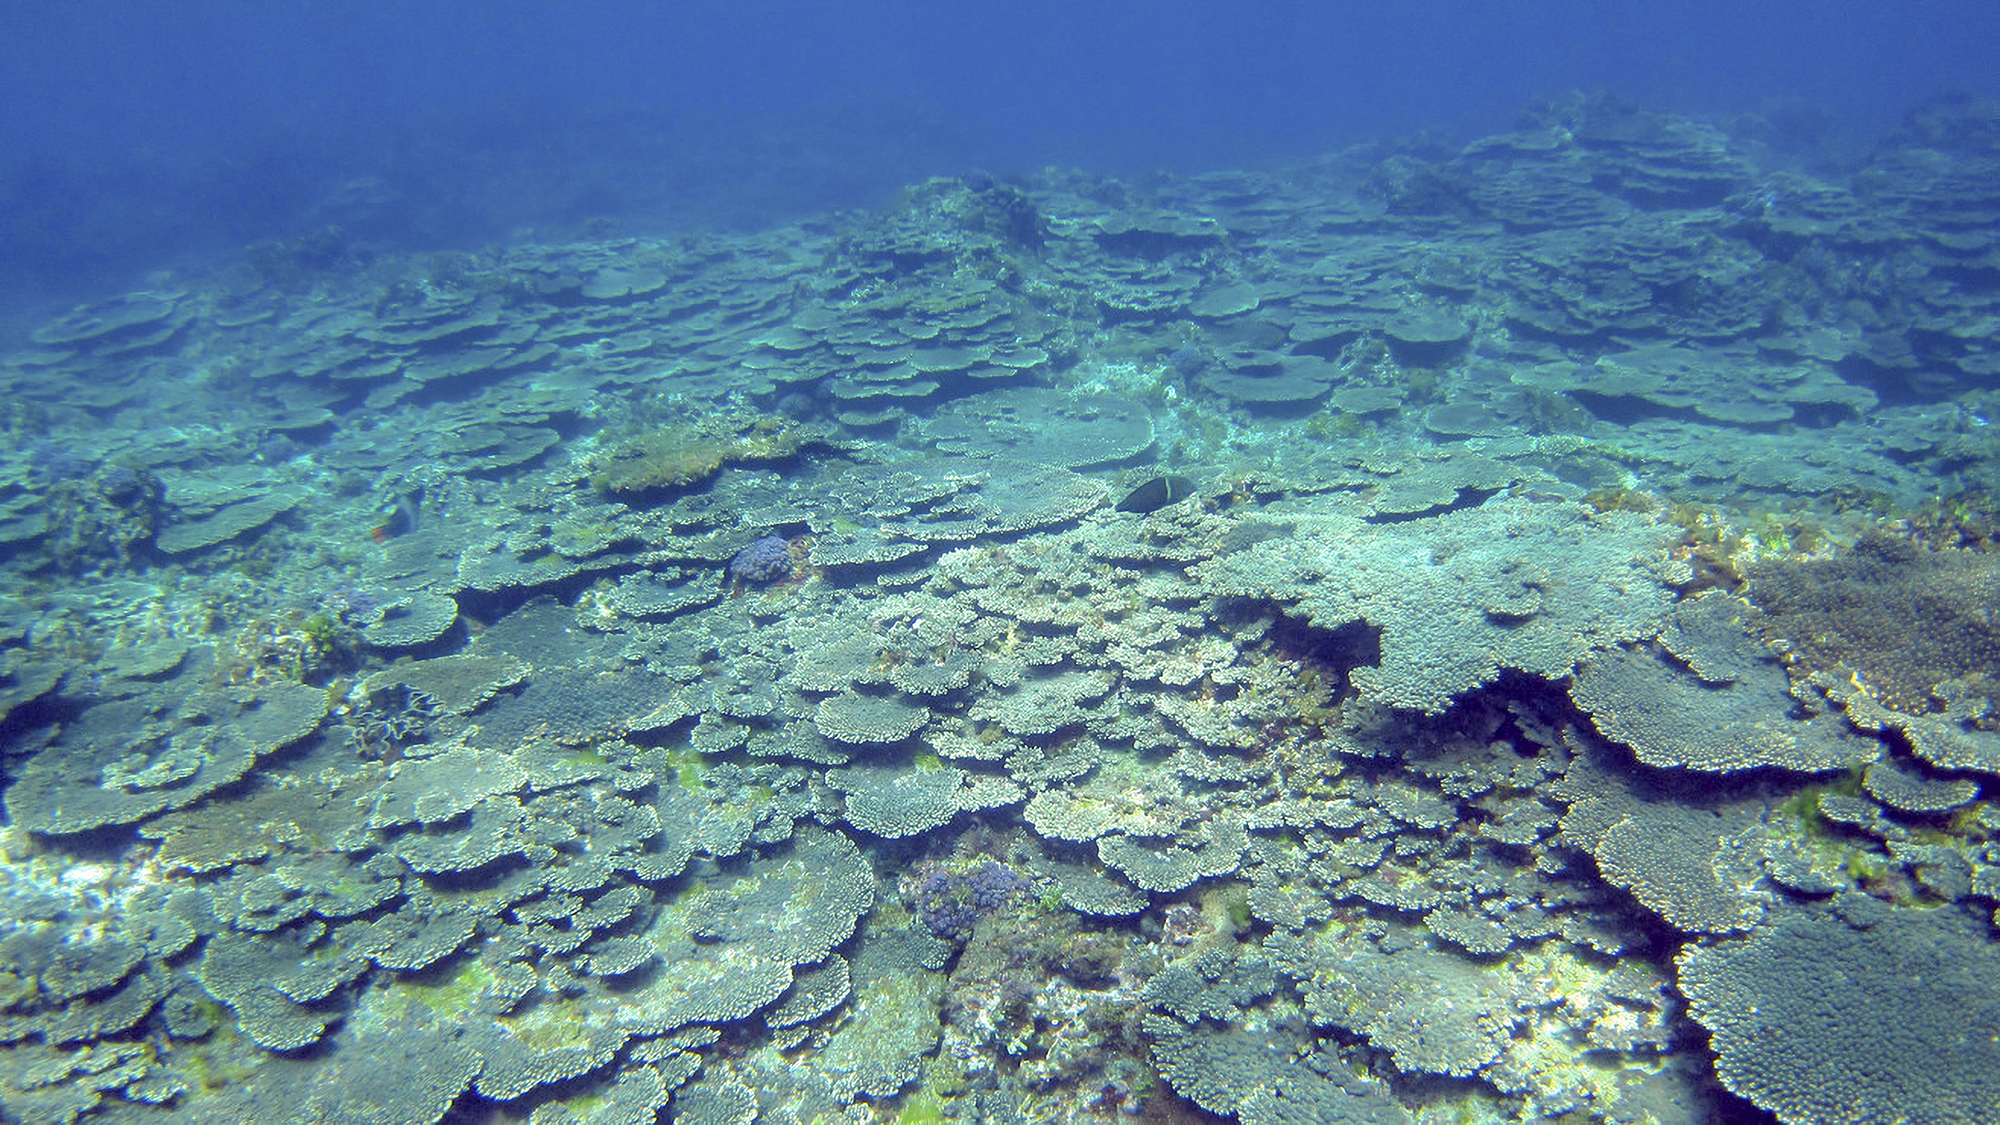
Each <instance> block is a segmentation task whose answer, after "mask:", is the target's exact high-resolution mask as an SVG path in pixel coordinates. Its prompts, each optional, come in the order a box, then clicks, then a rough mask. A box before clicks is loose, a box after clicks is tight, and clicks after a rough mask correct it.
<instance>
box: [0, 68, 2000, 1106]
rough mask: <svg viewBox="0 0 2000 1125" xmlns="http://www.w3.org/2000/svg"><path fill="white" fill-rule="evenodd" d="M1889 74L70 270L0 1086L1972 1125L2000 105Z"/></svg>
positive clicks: (8, 887)
mask: <svg viewBox="0 0 2000 1125" xmlns="http://www.w3.org/2000/svg"><path fill="white" fill-rule="evenodd" d="M1936 112H1938V113H1945V114H1950V113H1954V112H1956V113H1960V114H1962V115H1964V121H1963V124H1964V125H1965V128H1964V129H1951V128H1944V129H1930V130H1922V131H1914V132H1907V133H1904V134H1899V135H1898V136H1897V137H1895V138H1892V139H1890V140H1888V141H1885V142H1884V144H1883V145H1882V146H1881V147H1879V148H1878V149H1876V150H1875V151H1874V154H1873V155H1872V156H1870V157H1869V158H1868V160H1867V162H1866V166H1865V167H1863V168H1861V169H1859V170H1857V171H1856V172H1855V173H1853V174H1852V175H1835V174H1833V173H1830V172H1829V173H1819V174H1813V175H1808V174H1806V173H1804V172H1801V171H1798V170H1796V169H1794V168H1791V167H1784V168H1778V167H1766V166H1764V165H1763V163H1762V161H1763V159H1764V157H1763V155H1762V154H1763V152H1764V151H1765V150H1764V147H1763V145H1762V144H1761V142H1758V141H1755V140H1746V139H1744V138H1743V137H1739V136H1738V135H1735V134H1732V133H1730V132H1727V131H1724V130H1723V129H1721V128H1719V127H1716V126H1713V125H1710V124H1705V123H1701V122H1696V121H1692V120H1687V119H1682V118H1677V117H1669V116H1661V115H1656V114H1650V113H1646V112H1643V111H1641V110H1637V109H1634V108H1632V107H1630V106H1624V105H1621V104H1618V103H1614V102H1610V101H1608V100H1599V99H1587V98H1577V99H1566V100H1563V101H1560V102H1558V103H1554V104H1551V105H1548V106H1543V107H1540V108H1538V109H1537V110H1535V111H1533V112H1531V113H1530V114H1529V115H1528V116H1527V118H1526V119H1525V120H1524V123H1523V124H1522V126H1521V128H1520V129H1519V130H1517V131H1515V132H1511V133H1506V134H1502V135H1498V136H1493V137H1488V138H1485V139H1483V140H1480V141H1477V142H1475V143H1473V144H1470V145H1468V146H1466V147H1464V148H1463V149H1461V150H1458V151H1457V152H1456V153H1453V154H1449V155H1437V156H1435V157H1426V156H1424V155H1422V154H1423V153H1425V152H1428V151H1430V150H1429V149H1428V148H1426V147H1424V146H1420V145H1419V146H1411V147H1409V148H1408V149H1407V151H1404V150H1398V151H1396V152H1395V153H1394V154H1393V155H1389V156H1387V157H1382V156H1381V151H1386V150H1374V149H1369V150H1354V151H1351V152H1347V153H1342V154H1337V155H1335V156H1333V157H1329V158H1327V159H1325V160H1320V161H1316V162H1313V163H1310V164H1305V165H1300V166H1298V167H1294V168H1288V169H1272V170H1267V171H1260V172H1216V173H1211V174H1206V175H1203V176H1199V177H1192V178H1173V177H1165V176H1162V177H1157V178H1148V179H1146V180H1144V181H1137V182H1120V181H1118V180H1115V179H1113V178H1110V177H1105V176H1098V175H1093V174H1089V173H1084V172H1077V171H1065V170H1050V171H1047V172H1044V173H1041V174H1038V175H1036V176H1032V177H1027V178H1024V179H1020V180H1018V181H1013V182H1007V183H1001V182H998V181H995V180H994V179H992V178H991V177H987V176H968V177H965V178H962V179H954V178H940V179H936V180H932V181H929V182H926V183H922V184H918V185H915V186H912V187H911V188H909V189H908V190H907V191H906V192H905V193H904V194H903V196H902V197H901V198H900V199H898V200H897V201H895V202H893V203H892V204H890V205H888V206H886V207H884V208H882V209H880V210H879V211H876V212H874V213H868V214H858V213H850V214H842V215H837V216H831V217H827V218H824V219H816V220H813V221H810V222H804V223H800V224H798V225H795V226H789V227H783V228H779V229H774V230H769V231H763V232H757V233H743V234H733V235H720V234H714V235H688V236H683V237H677V238H661V239H646V238H627V239H619V240H609V241H585V242H572V243H557V244H530V243H521V244H514V245H505V246H499V247H495V248H492V249H489V250H485V251H481V252H478V253H422V254H417V253H410V254H397V253H394V252H389V251H382V252H379V253H377V254H376V255H375V257H374V258H373V260H372V264H371V265H370V266H369V268H368V269H366V270H361V271H352V272H345V273H334V274H326V275H323V276H322V275H319V274H310V275H309V276H300V275H298V274H296V273H285V274H282V275H273V276H272V277H271V278H270V279H268V280H267V281H266V282H264V283H263V284H255V283H253V282H252V281H250V280H247V279H248V278H252V277H254V276H255V270H254V269H253V268H252V267H250V266H245V267H243V268H242V269H240V270H232V271H228V272H227V273H225V274H220V275H217V276H215V277H212V278H205V277H202V276H199V275H192V274H186V275H181V276H180V277H179V280H178V281H177V282H176V283H175V285H174V287H173V288H166V287H164V286H162V287H160V288H156V289H152V290H148V291H145V292H138V293H131V294H126V295H123V296H112V297H107V298H105V299H102V300H99V301H96V302H93V303H90V304H86V305H84V306H81V307H79V308H77V309H75V310H74V311H72V312H69V313H67V314H63V315H61V316H58V317H55V318H54V319H52V320H50V321H49V322H48V323H46V324H45V325H44V326H42V327H41V328H40V329H38V330H36V331H35V332H34V334H33V338H32V339H31V340H28V341H22V342H19V343H18V346H17V347H16V348H15V350H14V351H12V352H11V353H10V354H8V355H7V356H6V357H5V358H4V360H0V379H3V380H4V381H5V382H6V385H7V396H8V402H9V403H10V415H9V417H10V419H14V421H10V425H14V426H17V427H19V428H22V429H23V430H26V429H28V428H32V430H33V432H34V435H35V436H34V438H33V439H32V440H23V441H20V442H16V443H11V444H10V445H9V446H8V448H7V449H6V450H5V451H0V467H4V469H5V472H6V480H7V481H8V483H6V484H5V485H4V486H0V569H4V571H5V576H6V585H5V589H6V591H7V593H6V595H5V596H4V598H0V642H4V643H0V724H4V726H0V729H4V744H0V758H4V766H5V777H6V782H5V790H4V804H5V813H6V825H5V826H4V830H3V831H0V850H4V857H5V862H4V863H0V904H4V905H0V1117H4V1118H6V1119H8V1120H21V1121H34V1122H44V1121H47V1122H70V1121H76V1122H87V1121H93V1120H107V1121H108V1120H117V1121H131V1122H144V1121H148V1120H160V1121H179V1120H211V1121H224V1120H233V1121H276V1120H303V1119H310V1120H327V1121H349V1122H382V1123H385V1125H387V1123H401V1122H433V1121H439V1120H444V1119H446V1118H447V1117H449V1118H450V1119H452V1120H474V1119H480V1120H485V1119H493V1120H500V1119H505V1120H527V1121H532V1122H537V1123H545V1122H594V1123H610V1122H644V1121H654V1120H660V1119H668V1118H667V1117H663V1116H662V1115H668V1117H670V1119H671V1120H675V1121H687V1122H753V1121H754V1122H767V1121H768V1122H781V1123H783V1122H800V1123H803V1122H813V1121H819V1122H834V1121H840V1122H866V1121H879V1120H888V1119H891V1118H896V1119H900V1120H906V1121H926V1120H966V1121H975V1120H976V1121H1015V1120H1069V1121H1106V1122H1109V1121H1116V1120H1125V1119H1139V1120H1155V1121H1165V1120H1192V1119H1194V1118H1195V1117H1196V1116H1198V1115H1199V1114H1202V1113H1205V1114H1211V1115H1221V1116H1224V1117H1233V1118H1236V1119H1238V1120H1241V1121H1244V1122H1246V1123H1249V1125H1265V1123H1270V1125H1279V1123H1285V1122H1296V1121H1320V1122H1357V1123H1358V1122H1383V1123H1387V1122H1412V1121H1416V1122H1440V1121H1464V1120H1496V1121H1497V1120H1524V1121H1526V1120H1551V1121H1554V1120H1560V1121H1565V1122H1589V1121H1595V1122H1616V1123H1621V1125H1622V1123H1628V1122H1642V1121H1658V1122H1666V1121H1703V1120H1736V1119H1746V1118H1747V1117H1748V1116H1749V1115H1753V1114H1755V1113H1759V1112H1762V1113H1766V1114H1769V1115H1771V1116H1772V1117H1775V1119H1776V1120H1778V1121H1781V1122H1784V1123H1786V1125H1805V1123H1820V1122H1856V1123H1860V1122H1872V1121H1887V1120H1905V1121H1911V1122H1940V1123H1942V1122H1962V1121H1991V1120H2000V1089H1996V1085H1995V1076H1996V1075H2000V1058H1996V1057H1995V1056H1994V1043H1995V1042H1996V1041H2000V1025H1996V1023H1995V1013H1996V1011H2000V997H1996V994H1995V987H1996V986H1995V982H1996V981H2000V967H1996V965H1995V960H1996V957H2000V954H1996V950H1997V949H2000V945H1996V944H1995V938H1994V926H1995V924H1996V916H1995V912H1996V910H2000V842H1996V841H2000V814H1996V813H1995V811H1994V809H1993V807H1992V805H1991V803H1990V802H1991V800H1992V798H1993V795H1994V792H1995V789H1994V787H1995V786H1996V785H2000V719H1996V715H2000V702H1996V699H2000V665H1996V661H2000V640H1997V639H1996V633H1995V628H1994V623H1993V606H1994V604H1995V602H1996V592H2000V542H1996V540H1995V537H1994V535H1993V534H1992V531H1991V529H1992V528H1993V527H1995V526H2000V521H1996V520H1995V519H1994V518H1993V509H1992V504H1991V503H1990V501H1988V500H1987V499H1985V498H1986V497H1990V496H1993V495H2000V469H1996V466H2000V436H1996V435H1995V433H1994V428H1992V427H1987V426H1986V425H1985V424H1984V419H1985V418H1986V417H1988V416H1989V415H1990V414H1991V413H1992V411H1994V410H1996V409H2000V401H1996V400H1995V396H1994V392H1993V390H1992V380H1993V375H1994V372H1995V370H1996V367H1995V364H1994V362H1993V358H1992V350H1991V348H1990V339H1989V337H1990V335H1991V326H1992V325H1993V324H1994V323H1995V322H1996V319H1995V318H1996V317H2000V297H1996V293H1995V290H1994V287H1993V286H1991V285H1987V284H1984V283H1983V282H1982V283H1980V284H1972V283H1970V281H1971V280H1972V279H1980V278H1986V277H1988V275H1990V273H1991V272H1992V262H1993V261H1994V260H1995V255H1996V253H2000V234H1996V233H1995V228H1994V225H1993V223H1992V221H1991V220H1992V214H1993V195H1992V188H1991V184H1992V183H1993V182H1995V179H1994V175H1993V169H1994V167H1995V166H1996V161H2000V154H1996V153H1995V152H1994V151H1992V149H1991V147H1990V141H1977V140H1963V142H1962V143H1960V144H1956V145H1954V144H1952V143H1948V142H1947V139H1948V138H1952V137H1961V138H1965V137H1990V135H1991V130H1990V128H1987V129H1986V131H1985V132H1981V131H1979V128H1980V126H1981V123H1982V122H1985V123H1986V124H1987V125H1989V126H1990V121H1991V111H1990V109H1981V108H1979V107H1975V106H1964V107H1961V108H1960V109H1958V110H1951V109H1949V108H1946V109H1940V110H1937V111H1936ZM1982 145H1983V146H1985V147H1981V146H1982ZM1863 259H1866V260H1870V261H1877V262H1879V263H1880V268H1879V269H1874V270H1870V271H1866V276H1860V275H1857V274H1856V272H1855V271H1853V270H1850V269H1848V268H1846V267H1845V266H1844V265H1843V263H1847V262H1850V261H1857V260H1863ZM189 365H203V366H204V367H205V369H207V370H209V371H211V372H216V373H223V374H216V375H215V376H214V377H213V378H206V379H199V380H197V379H189V378H184V377H182V374H183V372H184V371H185V370H186V369H187V368H188V367H189ZM78 387H88V388H89V389H90V397H89V399H88V401H87V402H85V401H77V400H74V399H72V398H70V397H66V394H67V391H66V389H71V388H78ZM113 417H116V418H121V419H122V418H137V417H144V418H146V419H148V422H147V424H146V425H144V426H140V425H137V424H133V425H123V424H121V425H106V424H105V419H107V418H113ZM218 417H227V418H229V419H231V420H232V421H231V423H230V427H231V428H229V429H227V430H224V429H220V428H218V427H217V426H215V425H214V424H213V420H214V419H215V418H218ZM252 446H254V447H258V448H261V449H268V450H270V451H272V453H273V454H276V453H283V454H284V455H283V456H276V455H272V456H265V455H263V454H260V455H259V456H258V458H257V460H256V462H255V463H254V464H251V463H248V462H246V460H245V459H244V457H243V456H242V454H241V451H242V450H243V449H244V448H247V447H252ZM1161 482H1168V483H1167V484H1165V485H1163V484H1162V483H1161ZM385 498H386V499H385ZM1135 498H1136V499H1135ZM385 511H386V512H390V513H393V514H392V515H391V516H389V517H387V518H385V517H384V515H383V513H384V512H385ZM371 530H372V531H373V532H374V534H371Z"/></svg>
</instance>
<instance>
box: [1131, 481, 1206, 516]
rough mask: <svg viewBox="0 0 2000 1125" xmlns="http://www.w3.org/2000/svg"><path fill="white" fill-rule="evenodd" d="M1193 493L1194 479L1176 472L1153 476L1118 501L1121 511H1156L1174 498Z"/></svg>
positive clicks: (1174, 499) (1188, 495)
mask: <svg viewBox="0 0 2000 1125" xmlns="http://www.w3.org/2000/svg"><path fill="white" fill-rule="evenodd" d="M1192 495H1194V481H1192V480H1189V479H1188V478H1187V477H1184V476H1181V475H1179V474H1177V473H1169V474H1167V475H1166V476H1163V477H1154V478H1153V479H1152V480H1149V481H1147V482H1146V483H1145V484H1142V485H1140V486H1139V487H1137V488H1135V489H1133V490H1132V491H1131V493H1130V494H1128V495H1127V496H1126V497H1125V499H1123V500H1120V501H1119V502H1118V510H1119V511H1121V512H1141V513H1143V512H1157V511H1159V510H1160V509H1161V508H1164V507H1166V506H1167V505H1169V504H1171V503H1173V502H1174V501H1176V500H1185V499H1187V498H1188V497H1190V496H1192Z"/></svg>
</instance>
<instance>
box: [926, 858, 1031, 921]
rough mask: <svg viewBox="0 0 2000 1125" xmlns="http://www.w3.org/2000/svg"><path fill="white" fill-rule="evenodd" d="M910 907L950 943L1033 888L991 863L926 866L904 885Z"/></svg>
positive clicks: (1020, 877)
mask: <svg viewBox="0 0 2000 1125" xmlns="http://www.w3.org/2000/svg"><path fill="white" fill-rule="evenodd" d="M904 886H905V889H906V893H907V894H908V896H909V899H910V904H911V906H912V907H913V908H914V910H915V912H916V914H917V916H918V917H919V918H921V919H923V922H924V925H925V926H927V927H929V929H930V931H931V932H932V933H933V934H936V935H937V936H939V937H941V938H945V939H947V940H950V941H964V940H966V939H967V938H969V937H971V936H972V931H973V928H974V927H975V926H977V925H978V924H979V920H980V919H981V918H983V917H985V916H986V915H988V914H991V913H993V912H994V911H996V910H999V909H1000V908H1002V907H1004V906H1006V905H1007V903H1008V902H1009V901H1010V900H1012V899H1014V898H1016V897H1017V896H1019V895H1021V894H1023V893H1024V892H1026V891H1028V890H1029V889H1030V888H1031V887H1032V884H1031V883H1030V882H1029V881H1028V880H1027V879H1026V878H1023V877H1022V876H1021V875H1020V874H1019V873H1017V872H1015V871H1014V870H1013V869H1012V868H1010V867H1007V866H1006V865H1004V864H1000V863H995V862H993V861H992V860H988V861H986V862H985V863H984V864H982V865H980V866H978V867H974V868H970V869H957V868H953V867H948V866H945V865H943V864H924V865H922V866H921V867H919V868H918V870H917V872H916V873H915V875H914V878H913V879H912V880H910V881H908V882H906V883H905V884H904Z"/></svg>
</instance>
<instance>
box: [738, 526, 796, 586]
mask: <svg viewBox="0 0 2000 1125" xmlns="http://www.w3.org/2000/svg"><path fill="white" fill-rule="evenodd" d="M791 572H792V545H791V543H790V542H789V541H787V540H786V539H785V537H784V536H782V535H766V536H765V537H763V538H762V539H759V540H757V541H756V542H755V543H752V544H750V545H749V546H748V547H745V548H743V549H742V550H740V551H738V552H736V557H735V558H733V559H730V560H729V578H730V581H732V582H755V583H758V584H763V583H769V582H776V581H778V580H779V579H781V578H784V577H785V576H787V575H789V574H791Z"/></svg>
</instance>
